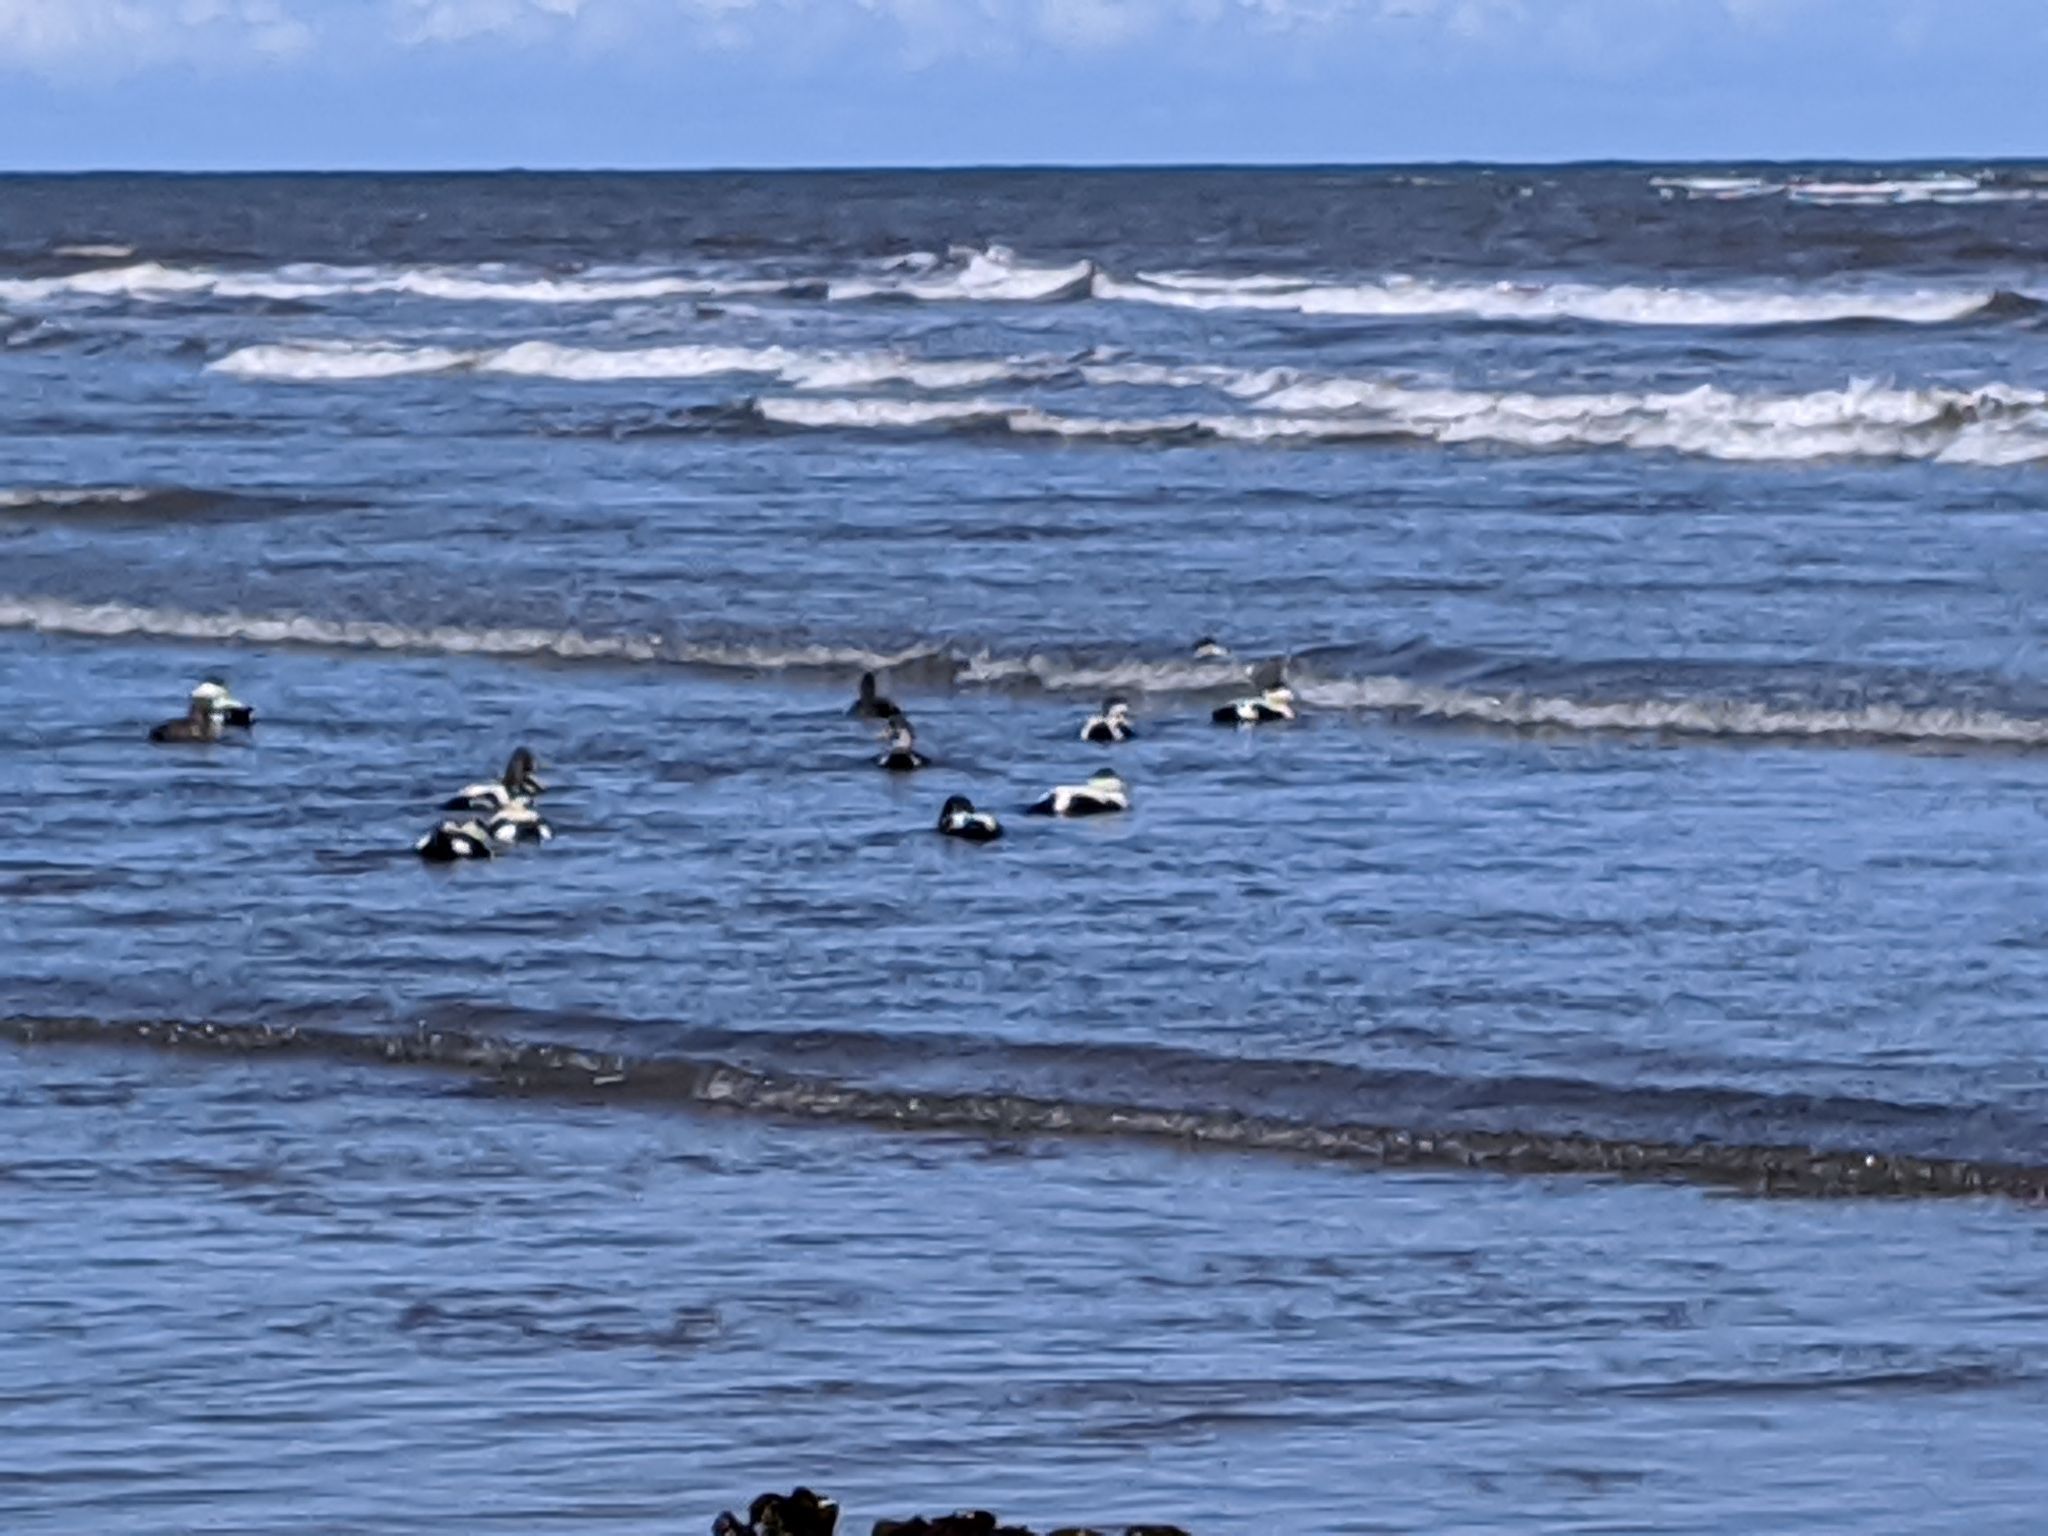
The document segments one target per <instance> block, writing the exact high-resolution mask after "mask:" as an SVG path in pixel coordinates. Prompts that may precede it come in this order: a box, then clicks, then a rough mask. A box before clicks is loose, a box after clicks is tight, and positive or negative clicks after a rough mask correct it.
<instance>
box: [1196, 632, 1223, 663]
mask: <svg viewBox="0 0 2048 1536" xmlns="http://www.w3.org/2000/svg"><path fill="white" fill-rule="evenodd" d="M1229 654H1230V647H1229V646H1227V645H1225V644H1224V643H1223V642H1222V641H1221V640H1218V639H1217V638H1216V637H1215V636H1214V635H1204V636H1202V638H1201V639H1199V640H1197V641H1196V642H1195V660H1197V661H1219V660H1221V659H1222V658H1224V657H1226V656H1228V655H1229Z"/></svg>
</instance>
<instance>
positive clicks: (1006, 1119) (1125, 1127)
mask: <svg viewBox="0 0 2048 1536" xmlns="http://www.w3.org/2000/svg"><path fill="white" fill-rule="evenodd" d="M0 1038H6V1039H9V1040H12V1041H15V1042H18V1043H20V1044H22V1045H33V1046H48V1045H69V1046H115V1047H123V1048H128V1049H135V1048H144V1049H153V1050H160V1051H167V1052H178V1053H185V1054H198V1053H208V1054H218V1055H223V1056H228V1057H231V1058H234V1059H237V1060H247V1059H252V1058H253V1059H312V1060H318V1061H326V1062H334V1063H346V1064H378V1065H385V1066H390V1067H394V1068H404V1067H412V1068H418V1069H426V1070H430V1071H439V1072H454V1073H461V1074H465V1075H468V1076H470V1077H472V1078H474V1079H476V1080H478V1081H480V1082H481V1083H484V1084H486V1085H488V1086H489V1087H491V1088H492V1089H493V1090H495V1091H499V1092H510V1093H519V1094H526V1095H540V1096H551V1097H569V1098H575V1099H577V1100H580V1101H587V1100H589V1099H590V1098H592V1097H594V1096H595V1097H602V1098H605V1099H609V1100H613V1101H616V1102H619V1103H622V1104H630V1105H636V1106H642V1107H645V1106H673V1107H677V1108H686V1109H692V1110H700V1111H716V1112H719V1113H726V1114H746V1115H758V1116H768V1117H774V1118H776V1119H783V1120H796V1121H810V1122H814V1123H825V1124H833V1125H845V1126H866V1127H872V1128H875V1129H878V1130H886V1131H893V1132H900V1133H907V1134H929V1133H934V1132H939V1133H947V1134H956V1135H957V1134H966V1135H977V1136H994V1137H1002V1138H1015V1137H1019V1136H1030V1137H1042V1138H1048V1139H1061V1140H1067V1139H1073V1140H1091V1141H1109V1142H1135V1143H1141V1144H1164V1145H1171V1146H1174V1147H1178V1148H1181V1149H1183V1150H1196V1151H1199V1150H1218V1151H1226V1152H1231V1153H1239V1154H1243V1153H1257V1154H1270V1155H1279V1156H1285V1157H1291V1158H1313V1159H1316V1160H1319V1161H1325V1162H1330V1163H1335V1164H1342V1165H1350V1166H1357V1167H1368V1168H1389V1167H1392V1168H1449V1169H1463V1170H1469V1171H1475V1172H1493V1173H1502V1174H1535V1175H1558V1174H1594V1175H1603V1176H1607V1177H1622V1178H1630V1179H1643V1180H1653V1181H1659V1182H1667V1183H1668V1182H1680V1181H1683V1182H1689V1183H1700V1184H1709V1185H1719V1186H1724V1187H1729V1188H1734V1189H1739V1190H1744V1191H1749V1192H1753V1193H1759V1194H1771V1195H1791V1196H1804V1197H1810V1198H1822V1197H1829V1198H1841V1197H1852V1196H1861V1197H1891V1198H1898V1197H1904V1196H1920V1197H1957V1196H1982V1195H2003V1196H2008V1197H2011V1198H2015V1199H2022V1200H2029V1201H2039V1200H2042V1199H2048V1167H2044V1166H2039V1165H2032V1164H2026V1163H2005V1162H1991V1161H1977V1160H1970V1159H1961V1158H1929V1157H1920V1156H1914V1155H1911V1154H1906V1153H1897V1152H1878V1151H1865V1150H1860V1149H1827V1148H1816V1147H1804V1146H1798V1145H1795V1144H1788V1143H1769V1142H1741V1143H1737V1142H1724V1141H1686V1142H1680V1141H1668V1140H1656V1139H1650V1138H1638V1137H1633V1136H1616V1135H1602V1134H1599V1133H1597V1132H1587V1131H1576V1132H1566V1133H1554V1132H1546V1131H1541V1130H1490V1129H1472V1128H1467V1127H1464V1126H1459V1125H1447V1126H1416V1125H1392V1124H1375V1123H1369V1122H1362V1121H1355V1120H1350V1119H1339V1118H1328V1119H1302V1118H1292V1117H1280V1116H1275V1115H1266V1114H1247V1113H1239V1112H1234V1111H1222V1110H1214V1109H1199V1108H1180V1107H1175V1106H1171V1105H1164V1104H1159V1103H1153V1102H1143V1101H1138V1102H1133V1101H1122V1100H1116V1099H1101V1098H1094V1099H1080V1098H1070V1097H1054V1096H1041V1095H1030V1094H1024V1093H1018V1092H1013V1091H1005V1090H1001V1089H988V1090H986V1091H974V1090H971V1089H970V1090H965V1091H953V1092H946V1091H930V1092H909V1091H904V1090H899V1089H891V1088H886V1087H867V1086H859V1085H856V1084H853V1083H848V1082H843V1081H839V1080H836V1079H833V1078H829V1077H822V1076H815V1075H799V1074H795V1073H788V1072H781V1071H776V1070H772V1069H766V1070H764V1069H757V1068H748V1067H743V1066H739V1065H735V1064H733V1063H730V1062H726V1061H721V1060H716V1059H697V1058H688V1057H645V1056H628V1055H623V1054H618V1053H614V1052H609V1051H599V1050H591V1049H586V1048H582V1047H578V1046H573V1045H564V1044H552V1043H529V1042H521V1041H514V1040H509V1039H504V1038H500V1037H495V1036H490V1035H480V1034H469V1033H465V1032H460V1031H453V1030H426V1029H422V1030H419V1031H417V1032H412V1033H406V1034H372V1033H354V1032H349V1031H344V1030H335V1029H326V1028H314V1027H303V1028H264V1027H261V1026H237V1025H225V1024H187V1023H180V1022H153V1023H138V1024H127V1025H109V1024H99V1023H94V1022H91V1021H86V1020H79V1019H22V1018H14V1019H8V1020H4V1021H0Z"/></svg>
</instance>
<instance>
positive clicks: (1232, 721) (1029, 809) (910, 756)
mask: <svg viewBox="0 0 2048 1536" xmlns="http://www.w3.org/2000/svg"><path fill="white" fill-rule="evenodd" d="M1194 654H1195V656H1196V657H1197V659H1199V660H1205V661H1207V660H1215V659H1217V658H1221V657H1227V656H1229V654H1230V652H1229V651H1228V650H1226V649H1225V648H1224V647H1223V646H1222V645H1221V644H1219V643H1218V642H1217V641H1216V640H1215V638H1214V637H1212V636H1208V635H1204V636H1203V637H1202V638H1201V639H1200V640H1198V641H1196V642H1195V651H1194ZM1252 682H1253V686H1254V687H1255V688H1257V689H1258V692H1257V693H1254V694H1251V695H1249V696H1247V697H1245V698H1241V699H1233V700H1231V701H1230V702H1229V703H1228V704H1223V705H1219V706H1218V707H1217V708H1216V709H1214V710H1212V711H1211V712H1210V716H1209V718H1210V719H1212V720H1213V721H1215V723H1216V724H1218V725H1237V726H1242V725H1266V724H1270V723H1272V722H1274V721H1280V720H1292V719H1293V718H1294V691H1293V689H1291V688H1289V687H1288V686H1287V683H1286V680H1285V678H1284V676H1283V674H1282V671H1281V668H1280V665H1279V663H1277V662H1266V663H1263V664H1262V665H1261V666H1260V667H1258V668H1256V669H1254V671H1253V674H1252ZM846 712H847V713H848V714H849V715H853V716H855V717H857V718H861V719H868V720H876V721H879V722H881V724H882V726H883V729H884V732H885V734H886V737H887V743H888V744H887V746H886V747H885V749H884V750H883V752H882V755H881V756H880V757H878V758H876V759H875V763H876V766H878V767H880V768H883V769H886V770H887V771H889V772H891V773H912V772H915V771H916V770H917V769H920V768H925V767H929V766H930V764H931V759H930V758H928V757H926V756H925V755H924V754H923V753H921V752H919V751H918V750H917V731H916V730H915V728H914V727H912V725H911V723H910V717H909V716H908V715H906V714H904V713H903V711H902V710H901V709H899V708H898V707H897V706H896V703H895V701H894V700H892V699H889V698H886V697H884V696H883V694H882V693H881V691H880V688H879V687H878V685H877V683H876V681H875V674H874V673H872V672H863V673H862V674H861V679H860V694H859V696H858V697H857V698H856V699H855V700H854V701H853V703H852V705H850V706H849V707H848V709H847V711H846ZM1137 734H1138V732H1137V728H1136V727H1135V726H1134V725H1133V724H1132V723H1131V706H1130V701H1129V700H1127V699H1122V698H1118V697H1116V696H1115V695H1111V696H1110V697H1109V698H1107V699H1104V700H1103V701H1102V708H1101V710H1100V711H1099V712H1098V713H1096V714H1093V715H1090V716H1089V717H1088V719H1087V720H1086V721H1084V722H1083V723H1082V726H1081V740H1083V741H1085V742H1088V743H1090V744H1091V745H1095V746H1114V745H1116V744H1117V743H1119V742H1125V741H1129V740H1131V739H1132V738H1133V737H1135V736H1136V735H1137ZM1130 808H1131V788H1130V786H1129V785H1128V784H1126V783H1125V782H1124V780H1123V777H1122V775H1120V774H1119V773H1118V772H1117V771H1116V770H1115V769H1114V768H1100V769H1097V770H1096V771H1095V772H1094V773H1092V774H1090V775H1089V776H1088V779H1087V781H1086V782H1085V783H1081V784H1056V785H1054V786H1053V787H1052V788H1051V789H1049V790H1047V791H1046V792H1045V794H1043V795H1041V796H1040V797H1039V798H1038V799H1037V800H1035V801H1033V802H1032V803H1031V804H1030V805H1028V806H1026V807H1025V814H1026V815H1031V816H1113V815H1115V814H1117V813H1118V812H1121V811H1128V810H1129V809H1130ZM938 831H939V833H940V835H941V836H943V837H956V838H959V839H960V840H961V841H963V842H969V843H992V842H994V841H995V840H996V839H997V838H999V837H1001V836H1002V835H1003V824H1002V823H1001V822H1000V821H998V820H997V819H996V818H995V816H994V815H993V814H991V813H990V812H988V811H981V810H976V809H975V806H974V802H973V801H972V800H970V799H968V798H967V796H965V795H953V796H950V797H949V798H948V799H947V801H946V803H945V805H944V806H942V807H941V808H940V810H939V822H938Z"/></svg>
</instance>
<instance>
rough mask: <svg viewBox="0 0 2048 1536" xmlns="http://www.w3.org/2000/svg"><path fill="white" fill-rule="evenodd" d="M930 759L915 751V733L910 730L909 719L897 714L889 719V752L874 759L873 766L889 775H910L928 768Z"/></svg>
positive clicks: (904, 715)
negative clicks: (882, 769) (884, 770)
mask: <svg viewBox="0 0 2048 1536" xmlns="http://www.w3.org/2000/svg"><path fill="white" fill-rule="evenodd" d="M930 764H931V759H930V758H928V757H926V756H925V755H924V754H923V753H922V752H920V751H918V750H917V732H916V731H914V730H912V729H911V728H910V717H909V716H908V715H906V714H902V713H900V712H899V713H897V714H894V715H891V716H890V717H889V750H888V751H886V752H884V753H883V754H882V755H881V756H880V757H878V758H876V759H875V765H876V766H877V767H879V768H886V769H888V770H889V771H890V772H891V773H912V772H915V771H916V770H917V769H919V768H924V767H928V766H930Z"/></svg>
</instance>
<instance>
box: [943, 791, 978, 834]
mask: <svg viewBox="0 0 2048 1536" xmlns="http://www.w3.org/2000/svg"><path fill="white" fill-rule="evenodd" d="M973 814H974V802H973V801H972V800H970V799H968V798H967V797H966V796H965V795H949V796H947V798H946V803H945V804H944V805H942V806H940V807H939V825H940V826H942V827H943V826H945V825H946V824H947V823H948V822H950V821H951V820H952V819H953V818H954V817H955V816H972V815H973Z"/></svg>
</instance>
